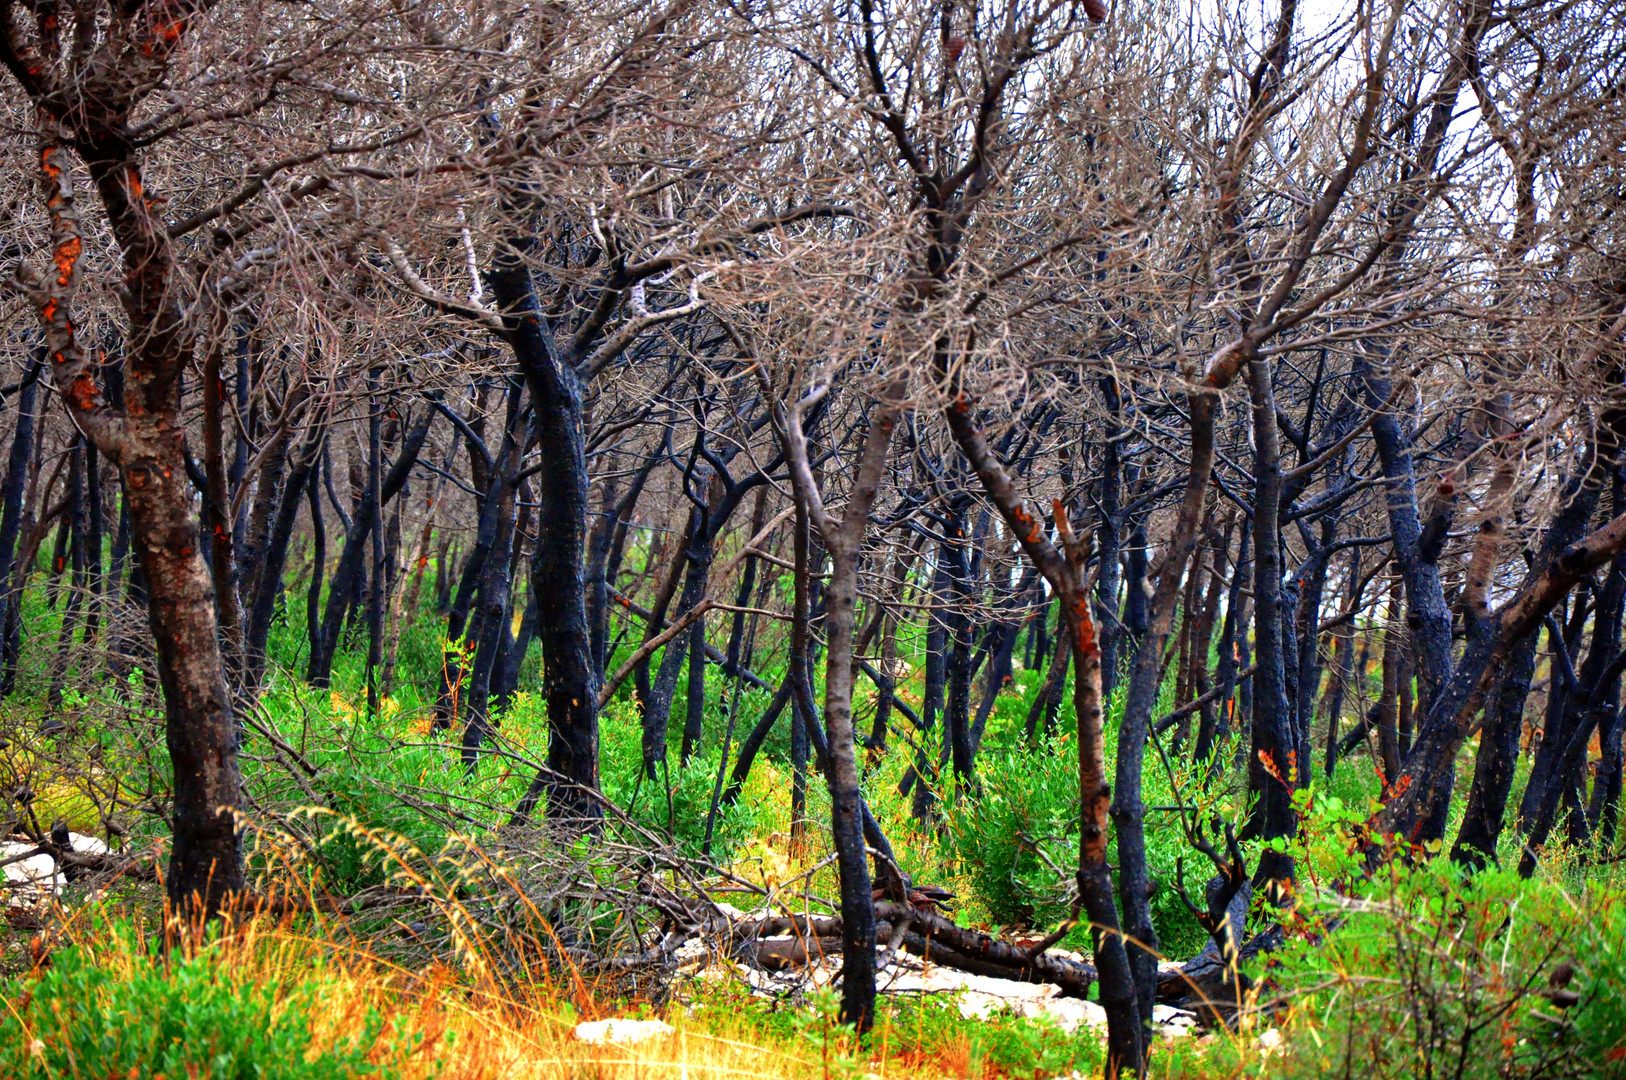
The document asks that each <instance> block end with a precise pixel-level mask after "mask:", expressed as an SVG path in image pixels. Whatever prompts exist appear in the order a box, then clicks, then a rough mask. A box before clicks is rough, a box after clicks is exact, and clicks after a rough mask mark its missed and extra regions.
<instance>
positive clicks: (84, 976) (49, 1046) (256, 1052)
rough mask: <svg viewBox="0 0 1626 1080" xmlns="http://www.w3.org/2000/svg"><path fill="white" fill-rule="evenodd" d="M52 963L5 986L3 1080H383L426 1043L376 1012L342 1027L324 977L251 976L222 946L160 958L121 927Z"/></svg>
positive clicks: (99, 931) (0, 1039)
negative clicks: (391, 1034)
mask: <svg viewBox="0 0 1626 1080" xmlns="http://www.w3.org/2000/svg"><path fill="white" fill-rule="evenodd" d="M52 959H53V962H52V963H51V965H50V966H49V967H47V968H45V969H44V970H43V971H40V972H38V973H37V974H32V975H29V976H25V977H21V978H15V979H11V980H8V981H6V982H5V983H4V984H3V985H0V994H3V995H4V996H5V998H6V999H7V1000H8V1001H9V1002H10V1005H11V1007H10V1008H9V1009H7V1010H5V1011H3V1012H0V1075H3V1076H7V1077H14V1078H16V1080H32V1078H36V1077H37V1078H40V1080H44V1078H45V1077H57V1076H87V1077H89V1076H93V1077H127V1076H128V1077H137V1076H139V1077H159V1076H163V1077H167V1078H171V1080H181V1078H193V1077H196V1078H204V1077H207V1078H209V1080H333V1078H350V1077H368V1078H377V1080H383V1078H386V1077H392V1076H395V1075H398V1073H399V1067H398V1066H399V1064H400V1063H401V1062H402V1061H403V1060H404V1059H405V1058H406V1057H407V1056H408V1055H410V1053H411V1052H412V1051H413V1050H414V1049H416V1047H417V1045H418V1044H417V1041H416V1039H412V1038H409V1039H404V1040H400V1041H398V1042H392V1041H391V1040H389V1039H388V1038H387V1037H385V1035H384V1031H383V1028H384V1025H383V1021H382V1020H381V1019H380V1018H379V1016H378V1014H377V1013H376V1012H374V1011H372V1010H366V1012H365V1014H364V1015H363V1016H361V1017H358V1018H357V1019H358V1020H359V1023H356V1024H351V1025H346V1026H345V1027H344V1028H343V1029H342V1030H340V1029H338V1028H339V1025H337V1024H335V1023H334V1022H333V1018H332V1016H331V1011H332V1008H333V1005H332V1000H331V998H329V997H328V996H327V995H326V994H325V993H324V991H326V990H327V989H328V985H327V983H326V981H325V980H324V979H323V976H322V972H321V970H320V968H312V969H306V970H305V971H303V972H302V973H301V975H300V977H299V978H297V979H292V978H290V979H286V980H279V979H277V978H268V977H265V973H264V971H263V970H262V971H260V972H259V973H258V974H254V973H246V972H245V971H244V970H243V969H242V968H241V966H240V965H238V964H236V963H233V962H231V961H232V960H233V959H234V957H232V956H229V955H228V952H227V950H225V949H223V948H221V947H220V945H219V944H218V943H214V944H211V945H206V946H204V947H202V948H199V949H197V950H195V951H193V952H191V954H190V955H179V954H178V953H175V952H171V953H168V954H162V955H150V954H149V953H148V951H147V949H146V948H145V946H144V945H143V944H142V941H141V937H140V935H139V934H138V933H137V931H136V930H135V929H133V928H132V927H131V926H130V925H129V924H128V923H117V924H112V925H105V926H100V927H97V928H96V933H95V936H94V938H92V939H90V940H86V941H83V942H80V943H78V944H74V945H71V946H69V947H67V948H64V949H61V950H59V951H58V952H57V953H56V954H55V955H54V956H53V958H52ZM324 1015H325V1016H326V1019H327V1023H326V1025H325V1026H324V1025H323V1024H321V1023H317V1022H315V1020H314V1018H315V1017H318V1016H324Z"/></svg>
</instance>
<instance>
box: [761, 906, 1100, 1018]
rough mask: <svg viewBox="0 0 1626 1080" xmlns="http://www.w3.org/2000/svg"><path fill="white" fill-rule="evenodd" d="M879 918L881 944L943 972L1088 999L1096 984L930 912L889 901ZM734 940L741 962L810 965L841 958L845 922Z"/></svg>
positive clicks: (782, 920)
mask: <svg viewBox="0 0 1626 1080" xmlns="http://www.w3.org/2000/svg"><path fill="white" fill-rule="evenodd" d="M875 917H876V923H877V925H876V935H875V936H876V941H877V942H878V943H880V944H882V945H888V946H891V947H895V948H902V949H903V950H904V951H906V952H908V953H911V954H912V955H914V956H918V957H921V958H922V959H925V960H929V961H931V962H932V963H934V964H938V965H941V966H943V967H951V968H954V969H956V970H958V971H964V972H967V973H969V974H972V975H986V976H989V977H992V978H996V979H1010V980H1013V981H1016V982H1032V983H1054V984H1056V985H1057V986H1059V987H1061V991H1062V994H1063V995H1064V996H1067V997H1077V998H1084V997H1088V995H1089V990H1090V987H1091V986H1093V985H1094V983H1095V978H1096V976H1095V968H1094V967H1093V966H1091V965H1090V964H1085V963H1081V962H1079V961H1077V960H1072V959H1069V958H1067V957H1065V956H1058V955H1056V954H1054V953H1049V952H1045V953H1040V954H1039V955H1037V956H1034V955H1030V953H1029V951H1028V950H1026V949H1023V948H1021V947H1020V946H1018V945H1015V944H1013V943H1011V942H1009V941H1004V940H1002V939H1000V938H996V937H994V936H993V935H991V934H985V933H983V932H982V931H980V930H970V929H967V928H965V927H963V926H959V925H956V924H955V923H954V922H953V921H952V920H950V919H948V918H946V917H944V916H943V915H941V914H939V913H938V912H936V911H933V910H930V909H928V908H924V907H915V906H914V905H911V904H900V903H896V902H885V901H884V902H881V903H878V904H876V905H875ZM899 926H902V927H903V932H902V933H901V934H900V933H899V932H898V928H899ZM730 936H731V938H732V940H733V943H734V944H735V946H736V955H737V956H739V957H740V958H742V959H744V958H747V957H749V958H751V959H754V960H756V961H757V962H758V963H759V964H761V965H762V966H764V967H786V966H791V965H794V964H805V963H810V962H814V961H816V960H818V959H821V958H824V957H829V956H838V955H840V953H841V919H840V918H839V917H836V916H826V915H815V916H805V915H775V916H769V917H767V918H763V919H755V920H751V921H749V922H743V923H740V924H738V925H737V926H736V927H735V929H734V931H733V933H732V934H731V935H730ZM764 939H768V940H764ZM787 939H788V940H787Z"/></svg>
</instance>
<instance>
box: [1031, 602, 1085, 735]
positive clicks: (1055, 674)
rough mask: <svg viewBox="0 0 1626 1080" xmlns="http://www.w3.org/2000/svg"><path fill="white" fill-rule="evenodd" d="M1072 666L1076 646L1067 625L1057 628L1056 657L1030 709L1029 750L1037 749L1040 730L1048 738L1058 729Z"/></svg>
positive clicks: (1051, 661)
mask: <svg viewBox="0 0 1626 1080" xmlns="http://www.w3.org/2000/svg"><path fill="white" fill-rule="evenodd" d="M1041 610H1043V609H1041ZM1072 662H1073V645H1072V642H1071V641H1070V640H1069V639H1068V637H1067V627H1066V625H1065V624H1064V625H1062V626H1059V627H1057V628H1056V650H1055V653H1054V655H1052V656H1051V658H1050V666H1049V667H1048V668H1047V669H1046V670H1045V676H1044V682H1042V683H1040V684H1039V690H1038V693H1036V694H1034V695H1033V705H1032V706H1031V707H1030V708H1029V709H1028V718H1027V723H1026V724H1025V725H1024V726H1023V734H1024V736H1025V737H1026V738H1027V741H1028V744H1029V745H1030V746H1032V745H1036V743H1037V740H1038V735H1039V732H1040V731H1041V730H1043V732H1044V734H1045V735H1046V736H1047V737H1048V736H1049V735H1050V734H1051V732H1052V731H1053V730H1054V729H1055V726H1056V712H1057V710H1058V709H1059V708H1060V706H1061V695H1062V693H1063V692H1064V691H1065V689H1066V685H1067V669H1068V667H1069V666H1071V664H1072ZM1041 724H1042V725H1043V726H1042V728H1041Z"/></svg>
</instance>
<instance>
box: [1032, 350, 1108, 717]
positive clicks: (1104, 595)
mask: <svg viewBox="0 0 1626 1080" xmlns="http://www.w3.org/2000/svg"><path fill="white" fill-rule="evenodd" d="M1101 396H1102V398H1103V399H1104V400H1105V401H1106V406H1107V425H1106V446H1105V448H1104V449H1103V451H1102V454H1101V481H1100V484H1101V494H1100V508H1099V517H1098V518H1097V521H1096V526H1095V550H1096V553H1097V555H1098V557H1099V559H1100V567H1101V569H1100V572H1099V573H1098V574H1097V576H1096V583H1095V625H1096V626H1097V627H1099V628H1100V641H1101V697H1102V700H1103V701H1111V700H1112V692H1113V690H1114V689H1116V688H1117V685H1118V642H1119V638H1120V637H1121V636H1122V629H1121V626H1120V624H1119V621H1118V585H1119V583H1120V581H1121V580H1122V577H1123V574H1122V570H1123V567H1122V563H1121V561H1120V557H1121V551H1122V544H1121V543H1120V538H1119V520H1118V519H1119V516H1120V509H1119V503H1120V502H1121V501H1122V497H1123V459H1122V456H1121V453H1120V450H1119V447H1120V445H1121V442H1122V434H1123V433H1122V431H1121V428H1120V424H1119V418H1120V416H1121V415H1122V413H1123V396H1122V395H1121V394H1120V393H1119V390H1118V380H1117V377H1116V376H1113V375H1105V376H1102V378H1101ZM1041 625H1042V623H1041ZM1039 654H1040V655H1041V656H1042V655H1043V654H1044V646H1043V645H1042V644H1041V645H1040V646H1039ZM1058 655H1060V654H1059V653H1058ZM1064 666H1065V665H1064ZM1057 700H1058V701H1059V700H1060V699H1059V698H1058V699H1057ZM1052 715H1053V714H1052ZM1029 720H1030V722H1029V725H1028V735H1029V737H1030V738H1031V737H1032V734H1033V724H1032V722H1031V720H1032V718H1031V717H1030V718H1029ZM1045 730H1046V731H1049V730H1050V721H1049V719H1047V721H1046V724H1045Z"/></svg>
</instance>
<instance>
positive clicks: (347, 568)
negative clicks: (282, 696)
mask: <svg viewBox="0 0 1626 1080" xmlns="http://www.w3.org/2000/svg"><path fill="white" fill-rule="evenodd" d="M434 419H435V410H434V409H425V410H424V412H423V415H422V416H420V417H419V418H418V420H417V422H416V423H415V424H413V426H412V428H411V430H410V431H409V432H408V433H407V436H406V438H404V439H403V440H402V441H401V450H400V452H399V453H398V454H397V455H396V458H395V462H394V464H392V465H391V466H390V470H389V473H388V474H387V475H384V476H383V478H382V480H381V481H379V482H378V483H373V482H372V481H371V480H369V481H367V482H366V483H365V484H364V485H363V494H362V497H361V501H360V503H359V504H358V505H357V507H356V512H355V513H354V514H353V515H352V516H351V521H350V524H349V526H348V528H349V532H347V533H346V534H345V538H344V548H343V549H342V550H341V551H340V552H339V561H338V564H337V565H336V566H335V567H334V569H333V581H332V584H331V586H330V587H329V589H328V599H327V608H326V610H325V611H324V613H323V615H322V624H321V630H320V633H319V634H318V639H317V640H313V641H312V642H311V657H310V664H309V667H308V670H307V672H306V676H305V677H306V680H307V681H308V682H310V683H311V684H312V685H313V686H326V685H327V684H328V680H329V679H330V678H331V677H332V673H333V661H334V659H335V657H336V655H337V653H338V648H339V633H340V630H341V629H342V627H343V625H344V621H345V616H346V615H347V614H349V612H350V609H351V608H352V607H353V606H354V605H355V603H356V600H357V595H358V590H359V587H360V585H361V581H362V577H363V574H364V568H365V565H366V563H367V562H368V561H369V560H368V554H369V552H368V548H369V546H370V544H371V540H372V532H373V530H374V529H375V528H378V529H382V528H383V508H384V507H385V506H387V505H389V502H390V500H391V499H393V498H395V496H396V495H397V494H398V493H399V492H400V490H401V489H402V488H403V487H405V486H406V482H407V478H408V477H409V476H411V475H412V467H413V466H414V465H416V464H417V461H418V454H419V453H420V452H422V450H423V444H424V442H425V440H427V439H428V437H429V429H430V427H431V426H432V425H433V423H434ZM382 458H383V454H382V451H380V454H379V457H378V458H377V459H374V460H373V461H372V462H370V463H369V466H368V467H369V469H371V470H373V471H375V472H382V469H383V460H382ZM329 473H330V475H329V480H331V469H329Z"/></svg>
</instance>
